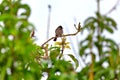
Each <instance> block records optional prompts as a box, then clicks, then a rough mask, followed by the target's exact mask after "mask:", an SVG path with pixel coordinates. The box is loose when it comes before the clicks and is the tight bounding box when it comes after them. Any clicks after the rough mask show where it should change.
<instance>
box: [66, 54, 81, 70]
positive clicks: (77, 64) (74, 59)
mask: <svg viewBox="0 0 120 80" xmlns="http://www.w3.org/2000/svg"><path fill="white" fill-rule="evenodd" d="M68 56H70V57H71V58H72V60H73V61H74V62H75V64H76V68H78V66H79V62H78V60H77V59H76V58H75V57H74V56H73V55H72V54H68Z"/></svg>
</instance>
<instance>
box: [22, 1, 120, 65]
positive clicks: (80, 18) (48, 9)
mask: <svg viewBox="0 0 120 80" xmlns="http://www.w3.org/2000/svg"><path fill="white" fill-rule="evenodd" d="M96 1H97V0H35V1H33V0H29V1H28V0H23V1H22V2H23V3H28V4H29V5H30V7H31V10H32V13H31V16H30V18H29V20H30V22H32V23H33V24H34V25H35V28H36V29H35V36H36V43H37V44H38V45H41V44H42V43H43V42H44V41H46V40H47V39H48V37H49V38H50V37H53V36H54V35H55V32H54V31H55V29H56V28H57V27H58V26H59V25H62V26H63V28H64V34H67V33H74V32H75V31H76V30H75V28H74V24H76V25H77V24H78V23H79V22H80V23H81V26H83V24H84V21H85V19H87V18H88V17H90V16H95V12H96V11H97V2H96ZM115 5H117V6H116V7H115ZM114 7H115V8H114ZM112 8H114V9H113V11H111V12H110V13H109V14H108V12H109V11H110V10H111V9H112ZM100 12H101V14H102V15H106V14H107V16H109V17H111V18H113V19H114V20H115V21H116V22H117V26H118V30H116V31H115V32H114V34H108V33H107V32H104V34H105V35H106V36H107V37H108V38H112V39H113V40H115V41H116V42H117V43H118V44H119V43H120V27H119V26H120V23H119V21H120V14H119V13H120V3H119V0H101V1H100ZM48 26H49V35H48V34H47V27H48ZM87 33H88V32H87V31H86V34H87ZM86 34H82V35H81V34H80V33H79V34H78V35H77V36H75V37H74V36H73V37H67V40H68V41H70V42H71V44H70V45H71V48H72V49H71V50H68V51H69V53H72V54H75V56H79V55H78V54H79V42H80V40H82V39H83V38H85V37H86ZM80 60H81V59H80ZM88 60H89V59H88ZM81 64H82V63H81ZM82 65H83V66H84V64H82Z"/></svg>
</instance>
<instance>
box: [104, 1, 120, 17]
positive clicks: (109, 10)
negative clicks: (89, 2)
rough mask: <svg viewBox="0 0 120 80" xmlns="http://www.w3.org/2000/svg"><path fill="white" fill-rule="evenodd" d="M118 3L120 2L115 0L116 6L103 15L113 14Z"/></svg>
mask: <svg viewBox="0 0 120 80" xmlns="http://www.w3.org/2000/svg"><path fill="white" fill-rule="evenodd" d="M119 2H120V0H117V2H116V4H115V5H114V6H113V7H112V8H111V9H110V10H109V11H108V12H107V13H106V14H105V15H107V14H110V13H111V12H113V11H114V10H115V9H116V8H117V6H118V4H119Z"/></svg>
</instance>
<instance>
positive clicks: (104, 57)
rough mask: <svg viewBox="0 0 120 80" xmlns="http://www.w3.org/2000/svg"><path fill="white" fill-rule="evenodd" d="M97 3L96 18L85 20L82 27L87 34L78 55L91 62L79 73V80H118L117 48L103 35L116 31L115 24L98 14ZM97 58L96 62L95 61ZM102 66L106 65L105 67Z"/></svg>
mask: <svg viewBox="0 0 120 80" xmlns="http://www.w3.org/2000/svg"><path fill="white" fill-rule="evenodd" d="M97 3H98V4H97V5H98V11H97V12H96V16H95V17H89V18H87V19H86V20H85V22H84V26H83V32H84V31H85V30H86V29H87V30H88V33H89V34H88V35H87V37H86V38H85V39H83V40H82V41H81V42H80V55H81V56H82V57H83V56H84V57H85V59H86V58H87V56H90V57H91V62H90V63H89V64H88V63H87V64H86V67H85V68H84V69H82V71H81V72H80V73H79V75H81V76H82V77H80V79H81V80H88V79H89V80H99V79H100V80H119V79H120V77H119V75H120V73H119V70H120V68H119V66H120V59H119V58H120V55H119V46H118V44H117V43H116V42H115V41H113V40H112V39H110V38H107V36H105V35H104V32H105V31H106V32H108V33H111V34H113V33H114V31H115V30H116V29H117V24H116V22H115V21H114V20H113V19H112V18H110V17H108V16H107V15H102V14H101V13H100V0H97ZM114 7H116V5H115V6H114ZM109 12H110V11H109ZM97 58H98V59H99V60H98V61H96V59H97ZM84 61H85V60H84ZM103 64H107V66H104V65H103Z"/></svg>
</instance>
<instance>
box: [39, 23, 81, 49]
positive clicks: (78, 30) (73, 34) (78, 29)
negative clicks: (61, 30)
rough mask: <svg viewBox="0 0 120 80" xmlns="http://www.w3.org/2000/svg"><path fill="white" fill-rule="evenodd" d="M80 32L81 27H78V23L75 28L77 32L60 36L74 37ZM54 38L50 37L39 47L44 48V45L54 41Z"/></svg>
mask: <svg viewBox="0 0 120 80" xmlns="http://www.w3.org/2000/svg"><path fill="white" fill-rule="evenodd" d="M80 30H81V25H80V23H79V24H78V28H77V32H75V33H72V34H65V35H62V36H61V37H67V36H75V35H77V34H78V33H79V32H80ZM54 38H55V37H51V38H50V39H48V40H47V41H46V42H44V43H43V44H42V45H41V47H42V48H44V45H45V44H46V43H48V42H49V41H51V40H52V39H54Z"/></svg>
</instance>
